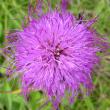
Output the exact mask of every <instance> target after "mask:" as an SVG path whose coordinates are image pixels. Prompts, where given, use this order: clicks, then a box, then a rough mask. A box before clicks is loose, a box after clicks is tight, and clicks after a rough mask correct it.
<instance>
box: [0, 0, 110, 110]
mask: <svg viewBox="0 0 110 110" xmlns="http://www.w3.org/2000/svg"><path fill="white" fill-rule="evenodd" d="M32 1H35V0H32ZM58 1H59V0H52V4H53V6H54V4H55V3H56V2H58ZM69 9H70V11H71V12H72V13H74V14H75V15H76V16H77V15H78V13H79V12H83V13H84V15H85V16H87V17H86V19H88V18H94V17H95V16H97V15H98V16H99V20H98V22H97V23H96V24H95V25H94V27H95V29H97V31H98V32H99V33H101V34H104V35H106V36H108V37H109V38H110V0H74V2H73V4H71V5H70V7H69ZM27 10H28V0H0V47H3V42H4V36H5V35H6V34H7V33H8V32H9V31H10V30H12V29H20V28H21V23H22V20H23V19H24V16H26V15H27ZM0 52H1V51H0ZM109 62H110V55H109V56H107V57H103V58H102V63H101V67H100V68H98V71H94V73H95V74H94V76H93V82H94V85H95V89H94V91H93V93H92V94H91V95H90V96H88V97H85V98H84V99H77V100H76V101H75V103H74V104H73V105H69V104H68V103H67V101H66V99H65V100H64V102H63V103H62V105H61V107H60V109H61V110H110V63H109ZM6 64H7V62H5V58H4V57H3V56H2V53H0V110H40V109H39V107H41V106H42V104H44V103H45V99H44V98H45V96H44V95H43V94H42V93H40V92H33V93H31V94H30V96H29V101H28V102H26V101H25V100H24V97H22V95H20V94H19V93H17V91H15V90H18V91H19V88H20V86H19V84H18V83H17V82H18V81H17V79H14V80H10V81H9V80H8V79H7V78H6V77H5V69H4V68H1V66H6ZM3 91H4V92H3ZM5 91H15V93H13V92H10V93H7V92H5ZM42 110H51V104H50V103H49V104H47V105H46V106H45V107H43V108H42Z"/></svg>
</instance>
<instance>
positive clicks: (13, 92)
mask: <svg viewBox="0 0 110 110" xmlns="http://www.w3.org/2000/svg"><path fill="white" fill-rule="evenodd" d="M19 93H21V89H18V90H14V91H0V94H19Z"/></svg>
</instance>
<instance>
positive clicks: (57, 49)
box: [54, 47, 63, 60]
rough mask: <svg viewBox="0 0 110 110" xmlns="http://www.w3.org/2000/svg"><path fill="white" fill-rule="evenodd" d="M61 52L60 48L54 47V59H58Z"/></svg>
mask: <svg viewBox="0 0 110 110" xmlns="http://www.w3.org/2000/svg"><path fill="white" fill-rule="evenodd" d="M62 52H63V50H62V49H60V48H59V47H57V48H56V49H55V51H54V57H55V59H57V60H58V59H59V57H60V55H61V54H62Z"/></svg>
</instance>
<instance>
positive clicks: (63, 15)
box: [8, 0, 107, 106]
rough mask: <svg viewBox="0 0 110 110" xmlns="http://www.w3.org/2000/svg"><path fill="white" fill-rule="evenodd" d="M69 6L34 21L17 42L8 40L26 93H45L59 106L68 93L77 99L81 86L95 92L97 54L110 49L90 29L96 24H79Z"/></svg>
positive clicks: (64, 2)
mask: <svg viewBox="0 0 110 110" xmlns="http://www.w3.org/2000/svg"><path fill="white" fill-rule="evenodd" d="M66 2H67V0H64V1H63V2H62V5H61V7H62V11H61V12H60V11H57V10H51V11H50V12H47V13H46V14H43V15H41V16H40V17H39V18H38V19H35V18H33V17H31V20H30V21H29V23H28V25H27V26H26V27H25V28H24V29H23V30H22V31H19V32H18V31H17V32H16V33H14V34H16V35H17V36H16V38H12V37H13V35H11V36H8V38H10V40H11V41H12V44H13V49H14V53H13V54H14V56H15V58H14V61H15V66H16V70H17V71H20V72H22V75H21V79H22V88H23V92H24V93H26V94H27V93H29V92H30V90H31V89H34V90H42V91H43V92H44V93H46V94H47V95H48V96H49V99H50V100H52V101H53V102H54V105H55V106H58V104H59V103H60V102H61V99H62V98H63V97H64V95H65V92H66V91H67V92H68V93H71V96H70V98H73V99H74V96H76V95H77V94H78V93H79V89H80V86H81V85H83V86H84V88H86V89H87V91H90V90H91V89H92V88H93V84H92V79H91V73H92V70H93V68H94V67H95V65H96V64H98V62H99V56H98V55H97V53H98V52H100V51H103V48H102V46H103V47H104V46H106V47H107V43H106V41H105V40H102V39H101V38H98V34H97V33H96V32H95V31H92V30H91V29H90V27H91V25H92V24H93V23H94V22H95V20H94V19H93V20H90V21H88V22H83V20H82V19H81V20H82V22H81V23H79V21H78V20H77V19H76V17H75V16H74V15H73V14H71V13H69V12H68V11H67V10H66V7H67V6H66V4H67V3H66ZM40 6H41V5H40ZM40 9H41V7H40ZM39 15H40V13H39ZM12 39H13V40H12ZM10 40H9V41H10ZM11 41H10V42H11ZM104 50H105V48H104Z"/></svg>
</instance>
